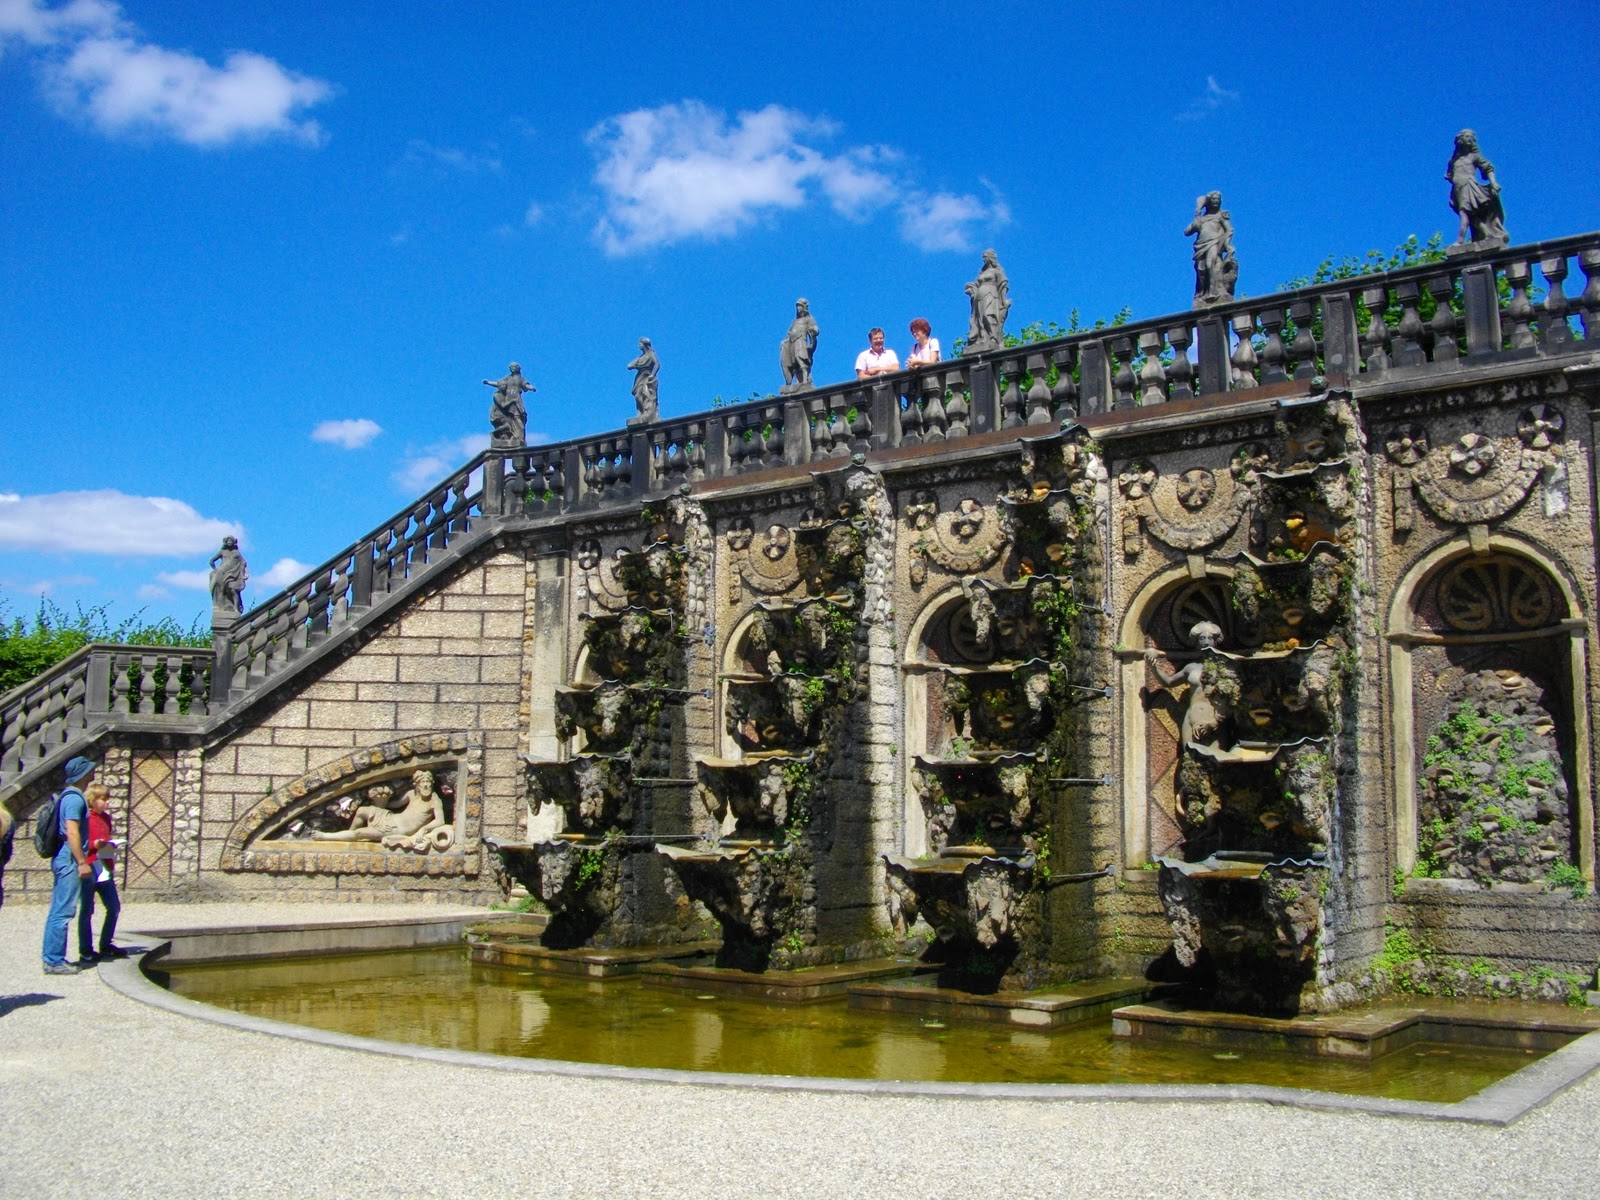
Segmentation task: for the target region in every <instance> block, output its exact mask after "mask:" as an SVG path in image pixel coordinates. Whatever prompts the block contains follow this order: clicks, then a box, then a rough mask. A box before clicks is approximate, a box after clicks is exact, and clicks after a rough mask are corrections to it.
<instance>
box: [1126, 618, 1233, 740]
mask: <svg viewBox="0 0 1600 1200" xmlns="http://www.w3.org/2000/svg"><path fill="white" fill-rule="evenodd" d="M1189 636H1190V637H1192V638H1194V640H1195V645H1197V646H1199V647H1200V654H1201V656H1202V657H1201V658H1197V659H1195V660H1194V661H1193V662H1191V663H1185V664H1184V665H1183V666H1181V667H1179V668H1178V669H1177V670H1176V671H1172V672H1167V671H1163V670H1162V669H1161V666H1160V664H1159V663H1157V661H1156V660H1157V659H1158V658H1160V656H1161V651H1159V650H1157V649H1155V648H1154V647H1151V648H1150V649H1149V650H1146V651H1145V652H1144V657H1145V661H1146V662H1148V663H1149V664H1150V669H1151V670H1152V671H1154V672H1155V676H1156V678H1157V679H1159V680H1160V681H1161V686H1162V687H1169V688H1170V687H1177V686H1178V685H1179V684H1180V683H1186V684H1188V685H1189V696H1188V701H1187V703H1186V704H1185V705H1184V709H1183V725H1182V728H1181V730H1180V735H1181V737H1182V739H1183V744H1184V745H1185V746H1209V745H1212V744H1213V743H1214V742H1215V741H1216V737H1217V733H1218V731H1219V729H1220V727H1221V725H1222V720H1221V718H1220V717H1219V716H1218V715H1217V709H1216V705H1214V704H1213V703H1212V702H1211V697H1210V696H1208V695H1206V687H1205V679H1204V675H1205V661H1204V655H1205V652H1206V651H1207V650H1210V649H1211V648H1212V647H1214V646H1215V645H1216V644H1217V643H1218V642H1219V641H1221V640H1222V628H1221V626H1219V625H1216V624H1214V623H1213V622H1211V621H1201V622H1199V623H1198V624H1197V625H1195V626H1194V628H1192V629H1191V630H1189Z"/></svg>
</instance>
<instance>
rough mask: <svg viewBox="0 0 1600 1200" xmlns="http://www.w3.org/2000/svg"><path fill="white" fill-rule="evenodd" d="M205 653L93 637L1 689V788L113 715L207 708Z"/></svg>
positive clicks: (187, 720)
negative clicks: (30, 675)
mask: <svg viewBox="0 0 1600 1200" xmlns="http://www.w3.org/2000/svg"><path fill="white" fill-rule="evenodd" d="M211 664H212V652H211V651H210V650H208V649H203V648H195V647H189V646H117V645H109V644H106V643H99V642H96V643H93V644H91V645H88V646H84V647H82V648H81V649H79V650H77V651H75V652H74V653H73V654H71V655H70V656H69V657H67V658H64V659H62V660H61V661H60V662H58V663H56V664H55V665H54V666H53V667H51V668H50V669H49V670H48V671H45V672H44V673H43V674H41V675H39V676H37V677H36V678H34V679H31V680H29V681H28V682H27V683H25V684H23V685H22V686H20V687H16V688H12V689H11V690H10V691H9V692H7V693H5V695H3V696H0V794H7V793H10V792H11V791H14V790H15V786H16V785H17V784H19V783H20V782H21V781H22V778H23V777H24V776H28V775H33V774H34V773H36V772H37V771H40V770H43V769H47V768H49V767H51V766H54V765H58V763H59V762H60V761H65V759H66V758H68V757H70V756H71V754H72V753H74V752H76V751H77V750H78V749H79V748H80V747H81V746H83V745H85V744H87V742H88V741H89V740H91V738H92V735H93V734H94V733H95V731H96V730H98V729H99V728H101V727H103V726H105V725H107V724H110V723H112V722H114V721H115V722H123V723H131V724H137V725H144V724H149V725H151V726H155V727H161V728H165V727H168V726H185V725H194V724H197V723H198V722H199V719H200V718H202V717H205V716H206V715H208V714H209V712H210V701H209V695H210V670H211Z"/></svg>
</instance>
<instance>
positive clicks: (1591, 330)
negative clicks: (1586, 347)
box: [1578, 250, 1600, 342]
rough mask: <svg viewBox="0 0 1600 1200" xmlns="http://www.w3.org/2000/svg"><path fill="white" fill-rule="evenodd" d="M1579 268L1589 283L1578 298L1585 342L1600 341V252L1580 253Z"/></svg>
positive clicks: (1585, 251)
mask: <svg viewBox="0 0 1600 1200" xmlns="http://www.w3.org/2000/svg"><path fill="white" fill-rule="evenodd" d="M1578 266H1579V268H1580V269H1581V270H1582V271H1583V277H1584V279H1585V280H1586V281H1587V282H1586V283H1585V284H1584V288H1583V292H1582V294H1581V295H1579V297H1578V307H1579V308H1580V309H1582V310H1583V340H1584V341H1586V342H1587V341H1592V340H1595V339H1600V250H1580V251H1578Z"/></svg>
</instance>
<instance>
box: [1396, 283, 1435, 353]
mask: <svg viewBox="0 0 1600 1200" xmlns="http://www.w3.org/2000/svg"><path fill="white" fill-rule="evenodd" d="M1394 294H1395V298H1396V299H1397V300H1399V302H1400V324H1399V325H1398V326H1397V327H1396V328H1395V331H1394V365H1395V366H1397V367H1415V366H1420V365H1421V364H1422V363H1425V362H1427V361H1428V356H1427V354H1426V352H1425V351H1424V350H1423V348H1422V335H1423V333H1424V332H1426V331H1425V330H1424V329H1423V327H1422V313H1421V312H1420V311H1418V308H1417V298H1418V296H1419V295H1420V289H1419V288H1418V287H1417V285H1416V283H1414V282H1409V281H1408V282H1406V283H1400V284H1396V285H1395V289H1394Z"/></svg>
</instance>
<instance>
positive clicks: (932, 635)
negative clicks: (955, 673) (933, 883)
mask: <svg viewBox="0 0 1600 1200" xmlns="http://www.w3.org/2000/svg"><path fill="white" fill-rule="evenodd" d="M971 629H972V609H971V606H970V604H969V603H968V601H967V597H966V593H964V592H963V591H962V590H961V587H960V585H959V584H952V585H950V586H949V587H946V588H944V589H943V590H941V591H938V592H935V593H934V594H933V595H931V596H930V597H928V600H927V603H925V604H924V605H923V606H922V609H921V611H920V612H919V613H918V614H917V616H916V619H915V620H914V621H912V623H911V628H910V630H909V631H908V633H907V636H906V648H905V654H904V657H903V661H902V662H901V675H902V678H903V679H904V687H903V689H902V692H901V694H902V697H903V705H902V709H901V711H902V714H903V720H904V729H903V730H902V731H901V736H900V747H901V751H900V759H899V761H900V780H901V787H900V793H901V796H902V797H903V803H904V811H903V813H902V822H903V828H904V829H905V831H906V832H905V841H906V845H905V853H906V854H908V855H912V856H917V855H922V854H926V853H928V852H929V845H928V818H927V814H926V813H924V812H923V811H922V802H921V801H920V800H919V799H918V796H917V788H916V783H915V780H914V779H913V776H912V769H913V767H914V765H915V763H916V760H917V755H919V754H922V755H928V754H932V753H933V752H934V751H935V750H936V749H937V747H935V746H934V745H932V744H931V742H932V736H931V731H932V730H933V729H934V728H935V727H936V726H937V724H938V723H939V721H940V719H941V716H942V714H941V713H940V712H936V711H935V707H934V706H935V701H934V700H933V699H932V698H931V694H932V692H933V690H934V689H930V687H929V686H928V684H929V676H930V673H931V672H932V671H934V670H936V669H937V668H938V667H941V666H961V665H977V664H980V663H982V662H986V661H988V660H989V659H992V658H993V651H992V650H990V651H987V652H986V651H984V650H982V649H980V648H979V647H978V646H977V645H976V640H975V638H973V636H972V634H971Z"/></svg>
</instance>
